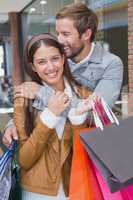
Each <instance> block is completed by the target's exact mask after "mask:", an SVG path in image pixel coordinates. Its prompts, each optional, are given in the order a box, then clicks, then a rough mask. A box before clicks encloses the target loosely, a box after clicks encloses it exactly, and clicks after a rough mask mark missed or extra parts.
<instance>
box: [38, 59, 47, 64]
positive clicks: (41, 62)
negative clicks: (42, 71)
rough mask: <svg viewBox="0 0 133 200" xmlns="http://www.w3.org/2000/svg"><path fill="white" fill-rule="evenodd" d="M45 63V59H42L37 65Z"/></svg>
mask: <svg viewBox="0 0 133 200" xmlns="http://www.w3.org/2000/svg"><path fill="white" fill-rule="evenodd" d="M45 63H46V61H44V60H42V61H39V62H38V64H39V65H44V64H45Z"/></svg>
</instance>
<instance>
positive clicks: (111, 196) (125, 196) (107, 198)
mask: <svg viewBox="0 0 133 200" xmlns="http://www.w3.org/2000/svg"><path fill="white" fill-rule="evenodd" d="M94 171H95V173H96V177H97V180H98V182H99V186H100V188H101V191H102V194H103V197H104V200H133V184H132V185H129V186H127V187H125V188H124V189H121V190H120V191H117V192H114V193H111V192H110V190H109V188H108V186H107V185H106V182H105V181H104V179H103V177H102V176H101V174H100V173H99V171H98V170H97V168H96V167H95V166H94Z"/></svg>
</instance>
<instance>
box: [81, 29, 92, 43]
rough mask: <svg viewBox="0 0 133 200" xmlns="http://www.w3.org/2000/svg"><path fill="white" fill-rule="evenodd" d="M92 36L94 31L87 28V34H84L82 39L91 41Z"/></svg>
mask: <svg viewBox="0 0 133 200" xmlns="http://www.w3.org/2000/svg"><path fill="white" fill-rule="evenodd" d="M91 35H92V30H91V29H90V28H87V29H86V30H85V32H84V33H83V34H82V39H83V40H85V41H86V40H90V38H91Z"/></svg>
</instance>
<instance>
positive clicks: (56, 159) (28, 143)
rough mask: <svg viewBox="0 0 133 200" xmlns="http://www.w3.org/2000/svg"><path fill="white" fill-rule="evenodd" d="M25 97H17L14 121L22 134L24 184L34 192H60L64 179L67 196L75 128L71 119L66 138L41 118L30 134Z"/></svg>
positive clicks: (20, 156)
mask: <svg viewBox="0 0 133 200" xmlns="http://www.w3.org/2000/svg"><path fill="white" fill-rule="evenodd" d="M25 102H26V99H24V98H16V99H15V100H14V123H15V125H16V127H17V131H18V134H19V142H20V148H19V156H18V157H19V164H20V167H21V185H22V188H23V189H25V190H28V191H31V192H35V193H40V194H45V195H53V196H54V195H57V193H58V189H59V185H60V181H61V179H62V181H63V187H64V191H65V194H66V196H68V192H69V178H70V168H71V159H72V129H71V125H70V123H69V122H68V121H67V122H66V125H65V128H64V133H63V137H62V140H59V139H58V137H57V135H56V132H55V129H49V128H48V127H47V126H45V125H44V124H43V123H42V122H41V120H40V118H37V120H36V124H35V126H34V129H33V131H32V133H31V135H30V137H28V136H26V133H25V128H24V117H25V109H24V108H25Z"/></svg>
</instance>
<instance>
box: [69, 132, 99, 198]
mask: <svg viewBox="0 0 133 200" xmlns="http://www.w3.org/2000/svg"><path fill="white" fill-rule="evenodd" d="M81 130H84V129H74V130H73V134H74V135H73V158H72V167H71V175H70V189H69V200H78V199H80V200H94V199H95V200H103V197H102V194H101V191H100V187H99V184H98V182H97V178H96V176H95V173H94V169H93V166H92V163H91V160H90V159H89V157H88V155H87V153H86V151H85V149H84V147H83V146H82V144H81V142H80V138H79V132H80V131H81Z"/></svg>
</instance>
